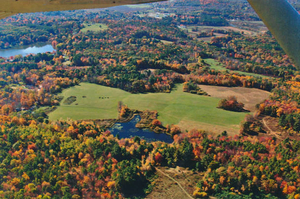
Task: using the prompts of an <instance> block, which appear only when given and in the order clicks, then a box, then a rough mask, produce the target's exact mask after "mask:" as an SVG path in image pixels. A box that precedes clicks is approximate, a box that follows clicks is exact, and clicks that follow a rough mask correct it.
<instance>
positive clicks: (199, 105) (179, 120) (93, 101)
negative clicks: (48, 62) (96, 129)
mask: <svg viewBox="0 0 300 199" xmlns="http://www.w3.org/2000/svg"><path fill="white" fill-rule="evenodd" d="M62 96H64V98H65V99H66V98H68V97H70V96H76V98H77V100H76V103H73V104H71V105H65V104H63V103H61V104H60V106H59V107H58V108H57V110H55V111H54V112H52V113H50V114H49V119H50V120H57V119H67V118H71V119H75V120H78V119H108V118H117V116H118V112H117V106H118V102H119V101H122V102H123V103H124V104H126V105H128V107H129V108H132V109H138V110H147V109H148V110H157V111H158V113H159V117H158V119H159V120H161V121H162V122H163V124H164V125H166V124H179V125H180V126H181V127H183V128H184V129H189V128H188V127H189V125H188V123H189V122H193V124H194V127H195V128H197V127H200V126H203V124H209V125H211V126H213V127H216V126H219V127H220V129H224V130H228V131H231V130H232V129H235V130H236V131H238V128H239V124H240V122H241V121H242V120H243V118H244V116H245V114H246V113H237V112H230V111H225V110H222V109H218V108H216V107H217V104H218V102H219V99H218V98H213V97H206V96H199V95H193V94H189V93H184V92H182V85H177V88H175V89H174V91H172V92H171V93H148V94H131V93H128V92H125V91H123V90H120V89H115V88H109V87H104V86H100V85H96V84H89V83H81V84H80V85H79V86H75V87H72V88H69V89H66V90H64V91H63V92H62ZM99 97H100V98H99ZM102 97H103V99H102Z"/></svg>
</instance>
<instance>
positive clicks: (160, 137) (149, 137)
mask: <svg viewBox="0 0 300 199" xmlns="http://www.w3.org/2000/svg"><path fill="white" fill-rule="evenodd" d="M140 120H141V116H139V115H136V116H135V117H134V118H133V119H132V120H131V121H129V122H126V123H116V124H114V126H113V127H112V128H110V129H109V131H110V132H111V133H112V134H113V135H114V136H116V135H117V134H119V137H120V138H131V137H135V136H138V137H140V138H141V139H144V140H146V141H147V142H153V141H162V142H166V143H172V142H173V139H172V138H171V136H169V135H166V134H163V133H154V132H153V131H151V130H149V129H139V128H136V127H135V125H136V124H137V123H138V122H139V121H140Z"/></svg>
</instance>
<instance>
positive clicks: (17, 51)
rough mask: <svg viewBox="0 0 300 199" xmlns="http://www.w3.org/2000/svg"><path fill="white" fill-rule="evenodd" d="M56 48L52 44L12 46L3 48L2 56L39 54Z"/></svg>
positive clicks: (0, 55)
mask: <svg viewBox="0 0 300 199" xmlns="http://www.w3.org/2000/svg"><path fill="white" fill-rule="evenodd" d="M52 51H55V49H54V48H53V47H52V45H50V44H46V45H45V44H44V45H43V46H38V45H37V46H32V47H23V48H11V49H2V50H0V57H5V58H9V57H10V56H16V55H22V56H26V55H28V54H31V53H32V54H38V53H45V52H52Z"/></svg>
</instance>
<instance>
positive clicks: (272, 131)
mask: <svg viewBox="0 0 300 199" xmlns="http://www.w3.org/2000/svg"><path fill="white" fill-rule="evenodd" d="M259 119H260V120H261V121H262V124H263V126H264V129H265V130H266V131H267V135H268V136H271V137H275V138H276V139H278V140H284V139H285V138H290V139H292V140H300V137H299V136H298V135H295V134H292V133H289V132H288V131H286V130H284V129H283V128H282V127H281V126H279V124H278V121H279V118H276V117H270V116H260V117H259ZM262 136H265V135H262Z"/></svg>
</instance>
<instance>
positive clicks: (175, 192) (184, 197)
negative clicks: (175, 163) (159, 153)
mask: <svg viewBox="0 0 300 199" xmlns="http://www.w3.org/2000/svg"><path fill="white" fill-rule="evenodd" d="M156 173H157V175H158V178H157V179H156V180H155V181H154V183H155V186H154V188H153V191H152V192H151V193H150V194H149V195H148V196H147V197H146V198H148V199H157V198H159V199H173V198H180V199H191V198H192V195H193V192H194V190H195V186H196V184H197V182H198V181H199V180H200V179H201V178H202V177H203V175H202V174H201V173H198V172H192V171H191V170H188V169H185V168H181V167H176V168H165V167H158V168H157V172H156Z"/></svg>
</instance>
